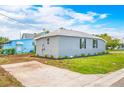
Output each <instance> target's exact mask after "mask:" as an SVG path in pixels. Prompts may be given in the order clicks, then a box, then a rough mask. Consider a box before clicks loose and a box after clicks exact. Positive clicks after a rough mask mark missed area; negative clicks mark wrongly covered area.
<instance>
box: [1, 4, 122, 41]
mask: <svg viewBox="0 0 124 93" xmlns="http://www.w3.org/2000/svg"><path fill="white" fill-rule="evenodd" d="M7 16H8V17H10V18H12V19H10V18H8V17H7ZM14 20H15V21H14ZM123 24H124V6H117V5H116V6H112V5H111V6H110V5H109V6H107V5H104V6H103V5H56V6H53V5H52V6H50V5H29V6H5V5H0V28H1V29H0V36H3V37H7V38H9V39H11V40H13V39H19V38H20V35H22V34H23V33H39V32H42V29H43V28H45V29H47V30H50V31H54V30H56V29H58V28H60V27H64V28H66V29H73V30H77V31H82V32H86V33H89V34H103V33H108V34H109V35H111V36H113V37H116V38H123V37H124V26H123Z"/></svg>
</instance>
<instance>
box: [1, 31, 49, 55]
mask: <svg viewBox="0 0 124 93" xmlns="http://www.w3.org/2000/svg"><path fill="white" fill-rule="evenodd" d="M47 33H49V32H41V33H37V34H36V33H34V34H30V33H24V34H23V35H22V37H21V39H17V40H11V41H9V42H6V43H4V44H3V45H2V49H12V48H14V49H15V50H16V53H17V54H19V53H30V52H33V51H35V41H34V37H39V36H41V35H42V36H43V35H46V34H47Z"/></svg>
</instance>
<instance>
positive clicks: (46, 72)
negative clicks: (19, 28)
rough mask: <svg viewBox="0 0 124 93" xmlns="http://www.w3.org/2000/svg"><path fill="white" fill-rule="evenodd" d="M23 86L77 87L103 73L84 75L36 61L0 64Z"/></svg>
mask: <svg viewBox="0 0 124 93" xmlns="http://www.w3.org/2000/svg"><path fill="white" fill-rule="evenodd" d="M2 67H3V68H4V69H5V70H6V71H8V72H9V73H10V74H11V75H13V76H14V77H15V78H16V79H17V80H18V81H20V82H21V83H22V84H23V85H24V86H31V87H38V86H44V87H45V86H51V87H55V86H57V87H73V86H75V87H79V86H85V85H88V84H90V83H92V82H94V81H96V80H98V79H100V78H102V77H103V75H87V74H86V75H84V74H80V73H76V72H72V71H69V70H65V69H60V68H57V67H53V66H49V65H45V64H42V63H40V62H37V61H30V62H23V63H15V64H7V65H2Z"/></svg>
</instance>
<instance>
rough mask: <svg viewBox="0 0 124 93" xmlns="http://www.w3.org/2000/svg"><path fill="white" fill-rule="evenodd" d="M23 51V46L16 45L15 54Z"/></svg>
mask: <svg viewBox="0 0 124 93" xmlns="http://www.w3.org/2000/svg"><path fill="white" fill-rule="evenodd" d="M22 50H23V46H22V45H21V44H18V45H16V51H17V53H21V52H22Z"/></svg>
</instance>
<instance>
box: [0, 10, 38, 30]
mask: <svg viewBox="0 0 124 93" xmlns="http://www.w3.org/2000/svg"><path fill="white" fill-rule="evenodd" d="M0 10H4V9H2V8H0ZM4 11H6V10H4ZM6 12H7V11H6ZM0 15H2V16H4V17H7V18H8V19H11V20H13V21H15V22H17V23H19V24H23V25H28V26H31V27H33V28H36V27H34V26H33V25H31V24H26V23H23V22H20V21H17V20H16V19H14V18H12V17H9V16H8V15H5V14H3V13H0Z"/></svg>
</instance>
